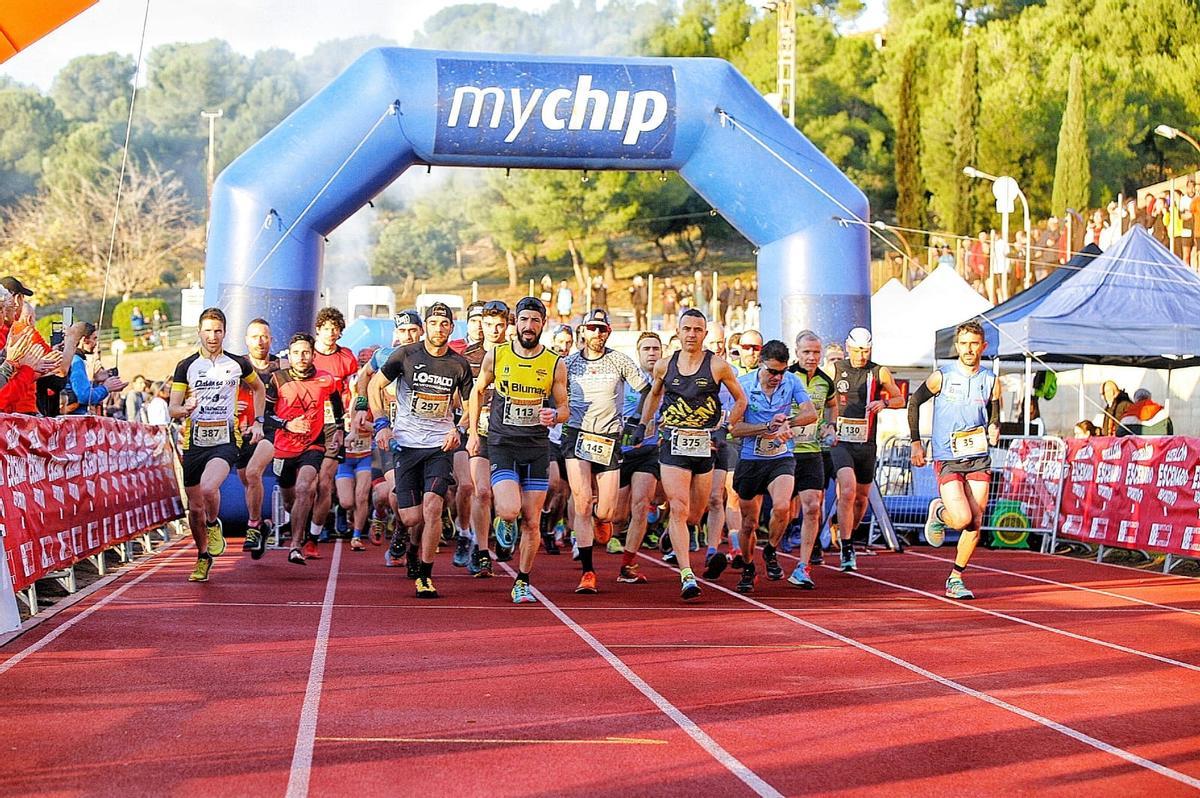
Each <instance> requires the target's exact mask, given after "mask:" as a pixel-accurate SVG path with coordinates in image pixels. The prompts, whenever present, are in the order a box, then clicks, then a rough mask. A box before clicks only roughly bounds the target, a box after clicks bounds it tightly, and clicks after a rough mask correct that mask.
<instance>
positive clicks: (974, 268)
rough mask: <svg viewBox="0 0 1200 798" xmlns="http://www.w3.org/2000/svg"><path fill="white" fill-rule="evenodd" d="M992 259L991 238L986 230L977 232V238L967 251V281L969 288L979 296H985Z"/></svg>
mask: <svg viewBox="0 0 1200 798" xmlns="http://www.w3.org/2000/svg"><path fill="white" fill-rule="evenodd" d="M991 257H992V237H991V236H990V235H989V234H988V232H987V231H986V230H980V231H979V237H978V238H976V239H975V240H974V241H972V242H971V247H970V249H968V250H967V280H968V281H969V282H970V283H971V287H972V288H974V289H975V290H976V291H978V292H979V293H980V294H984V295H986V294H987V288H986V285H985V283H986V280H987V276H988V266H989V265H990V261H991Z"/></svg>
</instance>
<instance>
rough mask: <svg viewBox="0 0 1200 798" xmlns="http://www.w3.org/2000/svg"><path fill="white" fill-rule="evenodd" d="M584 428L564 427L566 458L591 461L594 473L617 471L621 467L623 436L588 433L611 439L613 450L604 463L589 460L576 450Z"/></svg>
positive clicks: (563, 441)
mask: <svg viewBox="0 0 1200 798" xmlns="http://www.w3.org/2000/svg"><path fill="white" fill-rule="evenodd" d="M580 432H582V430H578V429H575V428H574V427H563V436H562V455H563V459H565V460H582V461H583V462H586V463H590V464H591V466H592V473H593V474H604V473H607V472H609V471H616V470H617V469H618V468H620V467H621V436H620V435H599V434H598V433H588V434H589V435H597V437H602V438H605V439H606V440H608V441H610V442H611V444H612V446H611V451H610V452H609V456H608V460H607V461H606V462H603V463H597V462H594V461H592V460H588V459H587V458H585V457H580V456H579V454H578V453H577V452H576V446H577V444H578V442H579V435H580Z"/></svg>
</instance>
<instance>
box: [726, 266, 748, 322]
mask: <svg viewBox="0 0 1200 798" xmlns="http://www.w3.org/2000/svg"><path fill="white" fill-rule="evenodd" d="M745 323H746V287H745V286H744V285H742V278H741V277H735V278H733V288H732V289H731V290H730V291H729V308H728V309H727V310H726V311H725V326H726V327H730V328H732V329H735V330H740V329H741V328H742V327H743V325H745Z"/></svg>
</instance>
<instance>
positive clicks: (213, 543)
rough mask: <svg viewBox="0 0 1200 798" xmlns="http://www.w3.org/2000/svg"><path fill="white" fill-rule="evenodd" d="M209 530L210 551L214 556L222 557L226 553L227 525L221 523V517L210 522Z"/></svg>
mask: <svg viewBox="0 0 1200 798" xmlns="http://www.w3.org/2000/svg"><path fill="white" fill-rule="evenodd" d="M206 529H207V530H208V553H209V554H211V555H212V556H213V557H220V556H221V555H222V554H224V553H225V527H224V526H223V525H222V524H221V519H220V518H218V519H217V520H216V521H214V522H212V523H211V524H209V525H208V526H207V527H206Z"/></svg>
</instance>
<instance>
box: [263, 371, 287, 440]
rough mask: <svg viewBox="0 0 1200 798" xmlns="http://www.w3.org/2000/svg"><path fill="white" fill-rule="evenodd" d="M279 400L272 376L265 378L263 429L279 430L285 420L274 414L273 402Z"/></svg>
mask: <svg viewBox="0 0 1200 798" xmlns="http://www.w3.org/2000/svg"><path fill="white" fill-rule="evenodd" d="M278 401H279V389H278V388H277V387H276V385H275V379H274V378H273V377H272V378H271V379H269V380H267V403H266V404H265V405H264V406H263V429H266V430H281V429H283V425H284V424H285V423H287V422H285V421H284V420H283V419H282V418H280V417H279V416H277V415H275V404H276V403H277V402H278Z"/></svg>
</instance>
